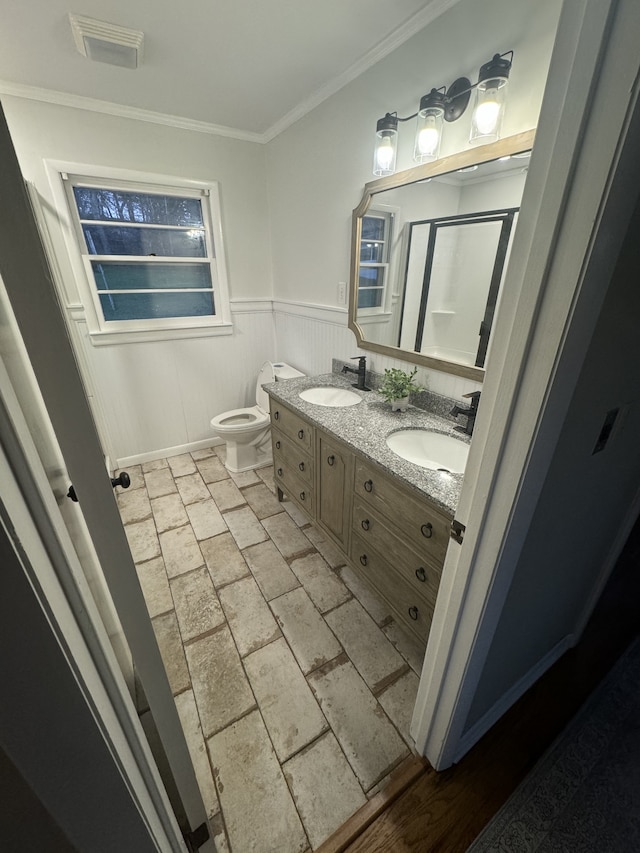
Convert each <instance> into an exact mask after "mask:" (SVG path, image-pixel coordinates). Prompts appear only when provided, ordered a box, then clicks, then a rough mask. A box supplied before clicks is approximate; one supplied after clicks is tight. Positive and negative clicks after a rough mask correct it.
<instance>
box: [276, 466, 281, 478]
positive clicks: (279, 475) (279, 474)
mask: <svg viewBox="0 0 640 853" xmlns="http://www.w3.org/2000/svg"><path fill="white" fill-rule="evenodd" d="M276 474H277V475H278V477H282V468H278V470H277V471H276Z"/></svg>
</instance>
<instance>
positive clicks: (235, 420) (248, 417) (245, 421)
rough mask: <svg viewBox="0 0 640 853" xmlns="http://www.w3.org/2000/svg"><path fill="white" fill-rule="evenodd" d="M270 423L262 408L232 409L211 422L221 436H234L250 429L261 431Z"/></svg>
mask: <svg viewBox="0 0 640 853" xmlns="http://www.w3.org/2000/svg"><path fill="white" fill-rule="evenodd" d="M268 423H269V415H268V413H267V412H265V411H264V410H263V409H262V408H261V407H260V406H251V407H248V408H245V409H231V410H230V411H228V412H222V414H221V415H217V416H216V417H215V418H213V419H212V420H211V426H212V427H213V429H214V430H216V431H218V432H219V433H220V434H222V433H224V434H225V435H233V434H234V433H241V432H245V430H246V429H247V427H248V428H249V429H254V428H255V429H260V428H261V427H265V426H267V424H268Z"/></svg>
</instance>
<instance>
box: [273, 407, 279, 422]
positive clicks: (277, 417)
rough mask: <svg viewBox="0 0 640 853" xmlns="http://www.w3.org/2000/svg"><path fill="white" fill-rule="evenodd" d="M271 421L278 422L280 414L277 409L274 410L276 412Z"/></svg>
mask: <svg viewBox="0 0 640 853" xmlns="http://www.w3.org/2000/svg"><path fill="white" fill-rule="evenodd" d="M273 419H274V421H279V420H280V412H279V411H278V410H277V409H276V411H275V412H274V413H273Z"/></svg>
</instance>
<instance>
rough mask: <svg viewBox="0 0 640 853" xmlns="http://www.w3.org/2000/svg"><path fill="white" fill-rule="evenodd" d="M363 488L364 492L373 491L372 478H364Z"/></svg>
mask: <svg viewBox="0 0 640 853" xmlns="http://www.w3.org/2000/svg"><path fill="white" fill-rule="evenodd" d="M364 490H365V492H372V491H373V480H365V484H364Z"/></svg>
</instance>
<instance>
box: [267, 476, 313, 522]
mask: <svg viewBox="0 0 640 853" xmlns="http://www.w3.org/2000/svg"><path fill="white" fill-rule="evenodd" d="M273 478H274V480H275V484H276V486H277V487H278V488H279V489H281V490H282V491H283V492H284V493H285V495H287V497H289V498H291V499H292V500H293V501H295V502H296V503H297V504H298V506H299V507H301V509H303V510H304V511H305V512H306V513H307V515H309V516H311V518H313V513H314V499H313V488H312V487H311V486H310V485H309V483H305V481H304V480H301V479H300V478H299V477H297V476H296V475H295V474H294V473H293V471H292V470H291V469H290V468H285V467H284V466H276V467H274V470H273Z"/></svg>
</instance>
